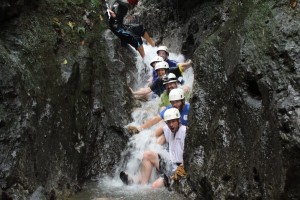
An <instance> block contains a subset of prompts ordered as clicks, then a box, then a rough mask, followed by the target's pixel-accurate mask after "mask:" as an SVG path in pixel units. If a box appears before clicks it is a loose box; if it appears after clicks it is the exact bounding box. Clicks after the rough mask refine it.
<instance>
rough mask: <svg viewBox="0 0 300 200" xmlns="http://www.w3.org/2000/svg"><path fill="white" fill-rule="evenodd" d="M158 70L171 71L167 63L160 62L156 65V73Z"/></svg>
mask: <svg viewBox="0 0 300 200" xmlns="http://www.w3.org/2000/svg"><path fill="white" fill-rule="evenodd" d="M158 69H169V64H168V63H167V62H165V61H162V62H159V63H157V64H156V65H155V71H156V70H158Z"/></svg>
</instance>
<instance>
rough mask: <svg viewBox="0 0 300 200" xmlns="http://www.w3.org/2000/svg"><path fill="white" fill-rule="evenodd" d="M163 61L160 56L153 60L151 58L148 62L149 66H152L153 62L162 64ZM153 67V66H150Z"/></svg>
mask: <svg viewBox="0 0 300 200" xmlns="http://www.w3.org/2000/svg"><path fill="white" fill-rule="evenodd" d="M162 61H164V59H163V58H162V57H160V56H155V57H154V58H152V60H151V61H150V65H151V66H152V64H153V63H155V62H162ZM152 67H153V66H152Z"/></svg>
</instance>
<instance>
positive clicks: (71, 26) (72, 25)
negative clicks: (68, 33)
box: [68, 21, 75, 30]
mask: <svg viewBox="0 0 300 200" xmlns="http://www.w3.org/2000/svg"><path fill="white" fill-rule="evenodd" d="M68 26H69V27H70V28H71V29H72V30H73V29H74V26H75V22H71V21H69V22H68Z"/></svg>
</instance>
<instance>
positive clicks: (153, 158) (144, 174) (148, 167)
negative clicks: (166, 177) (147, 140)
mask: <svg viewBox="0 0 300 200" xmlns="http://www.w3.org/2000/svg"><path fill="white" fill-rule="evenodd" d="M153 167H156V169H159V159H158V154H157V153H155V152H153V151H145V152H144V155H143V161H142V171H141V184H147V183H148V181H149V179H150V176H151V172H152V168H153Z"/></svg>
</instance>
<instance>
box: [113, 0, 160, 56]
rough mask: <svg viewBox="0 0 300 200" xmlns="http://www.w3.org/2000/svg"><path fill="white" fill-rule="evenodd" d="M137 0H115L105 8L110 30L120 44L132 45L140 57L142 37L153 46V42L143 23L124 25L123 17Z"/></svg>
mask: <svg viewBox="0 0 300 200" xmlns="http://www.w3.org/2000/svg"><path fill="white" fill-rule="evenodd" d="M137 3H138V0H117V1H115V2H114V3H113V5H112V8H111V9H110V8H108V9H107V15H108V18H109V19H108V23H109V27H110V30H111V31H112V32H113V33H114V34H115V35H116V36H117V37H118V38H119V39H120V40H121V45H122V46H126V44H130V45H131V46H132V47H134V48H135V49H136V50H137V51H138V52H139V54H140V55H141V57H142V58H144V57H145V51H144V47H143V40H142V37H143V38H144V39H145V40H146V41H147V42H148V43H149V44H150V45H151V46H152V47H154V46H155V45H156V44H157V43H158V42H155V41H154V40H153V39H152V38H151V37H150V36H149V34H148V32H147V30H146V29H145V28H144V26H143V25H129V24H128V25H125V24H124V23H123V22H124V18H125V16H126V15H127V13H128V10H129V9H131V8H133V7H134V6H136V5H137Z"/></svg>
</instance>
